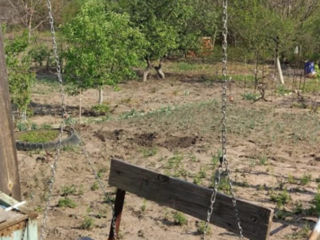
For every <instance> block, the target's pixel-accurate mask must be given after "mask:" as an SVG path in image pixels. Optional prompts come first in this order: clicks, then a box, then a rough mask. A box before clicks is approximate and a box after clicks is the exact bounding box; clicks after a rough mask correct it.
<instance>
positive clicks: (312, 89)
mask: <svg viewBox="0 0 320 240" xmlns="http://www.w3.org/2000/svg"><path fill="white" fill-rule="evenodd" d="M302 91H303V92H305V93H318V92H320V80H319V79H306V83H305V85H304V86H303V87H302Z"/></svg>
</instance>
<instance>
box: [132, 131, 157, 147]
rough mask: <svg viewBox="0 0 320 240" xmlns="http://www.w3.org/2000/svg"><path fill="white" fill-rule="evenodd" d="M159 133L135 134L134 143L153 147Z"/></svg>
mask: <svg viewBox="0 0 320 240" xmlns="http://www.w3.org/2000/svg"><path fill="white" fill-rule="evenodd" d="M157 136H158V134H157V133H155V132H152V133H142V134H135V135H134V138H133V139H132V140H133V142H134V143H136V144H138V145H140V146H143V147H152V146H153V145H154V143H155V140H156V139H157Z"/></svg>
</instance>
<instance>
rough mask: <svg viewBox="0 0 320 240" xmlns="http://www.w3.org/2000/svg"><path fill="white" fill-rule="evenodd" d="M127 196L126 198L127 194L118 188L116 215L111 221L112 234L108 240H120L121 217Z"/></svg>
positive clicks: (115, 206) (115, 205)
mask: <svg viewBox="0 0 320 240" xmlns="http://www.w3.org/2000/svg"><path fill="white" fill-rule="evenodd" d="M125 196H126V192H125V191H123V190H121V189H119V188H118V189H117V195H116V201H115V204H114V213H113V214H114V215H113V217H112V220H111V226H110V233H109V238H108V240H116V239H119V237H118V236H119V230H120V222H121V215H122V210H123V204H124V198H125Z"/></svg>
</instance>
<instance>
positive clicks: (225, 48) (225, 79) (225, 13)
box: [202, 0, 243, 240]
mask: <svg viewBox="0 0 320 240" xmlns="http://www.w3.org/2000/svg"><path fill="white" fill-rule="evenodd" d="M222 21H223V32H222V36H223V44H222V49H223V59H222V75H223V84H222V96H221V98H222V99H221V100H222V105H221V112H222V120H221V125H222V127H221V158H220V164H219V168H218V171H217V172H216V174H215V179H214V189H213V191H212V194H211V197H210V206H209V209H208V212H207V219H206V225H205V229H204V232H203V235H202V240H205V236H206V234H207V230H208V225H209V223H210V221H211V217H212V214H213V207H214V203H215V201H216V198H217V192H218V186H219V183H220V180H221V174H222V171H223V166H224V168H225V173H226V177H227V181H228V183H229V187H230V192H231V196H232V205H233V208H234V210H235V217H236V221H237V226H238V229H239V236H240V238H241V239H242V238H243V229H242V226H241V221H240V214H239V209H238V207H237V200H236V197H235V194H234V191H233V184H232V181H231V178H230V171H229V166H228V165H229V164H228V160H227V90H228V83H229V78H228V0H223V19H222Z"/></svg>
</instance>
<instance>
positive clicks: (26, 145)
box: [16, 128, 80, 151]
mask: <svg viewBox="0 0 320 240" xmlns="http://www.w3.org/2000/svg"><path fill="white" fill-rule="evenodd" d="M50 130H54V131H57V132H58V133H59V132H60V128H54V129H50ZM32 131H37V130H31V131H24V132H21V133H27V132H32ZM64 133H65V134H66V135H67V136H66V137H63V138H62V141H61V146H70V145H77V144H79V143H80V138H79V137H78V135H77V134H76V132H75V130H74V129H72V128H68V129H64ZM58 146H59V140H56V141H50V142H26V141H20V140H17V141H16V147H17V150H19V151H31V150H49V149H55V148H57V147H58Z"/></svg>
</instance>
